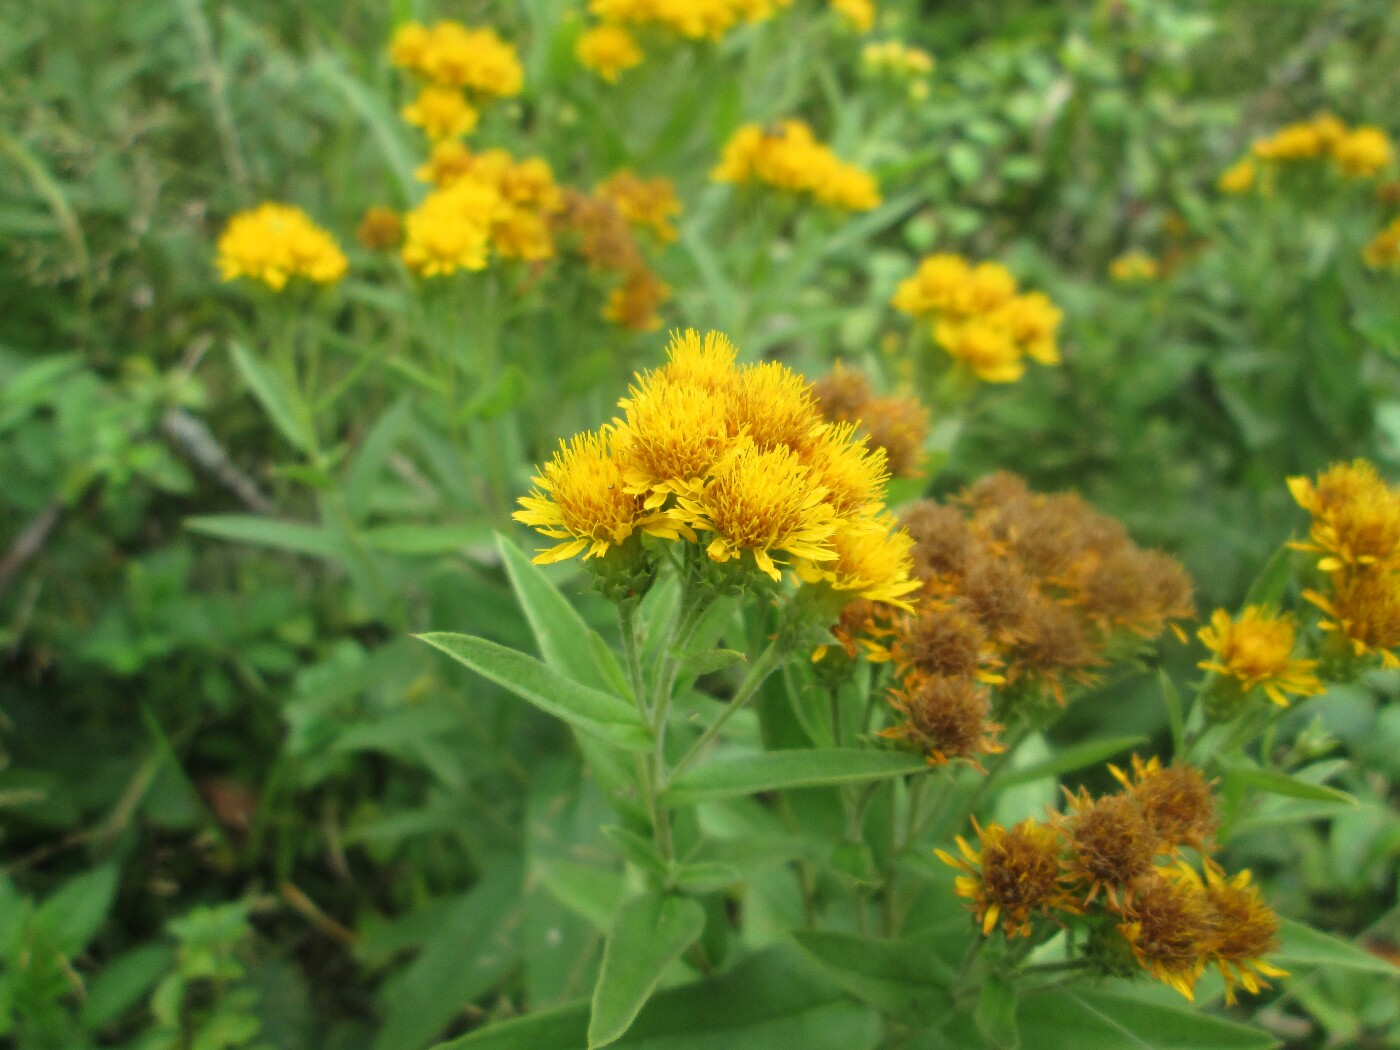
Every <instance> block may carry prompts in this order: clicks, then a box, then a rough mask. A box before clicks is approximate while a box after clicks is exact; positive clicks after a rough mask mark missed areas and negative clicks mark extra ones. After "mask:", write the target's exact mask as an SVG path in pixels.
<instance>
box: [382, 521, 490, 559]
mask: <svg viewBox="0 0 1400 1050" xmlns="http://www.w3.org/2000/svg"><path fill="white" fill-rule="evenodd" d="M360 535H361V536H362V537H363V539H364V541H365V542H366V543H367V544H369V545H370V546H371V547H373V548H374V549H375V550H381V551H388V552H389V553H390V554H450V553H453V552H456V551H462V550H466V549H469V548H471V547H480V546H481V545H482V544H485V543H490V542H491V536H492V530H491V527H490V526H489V525H416V524H403V525H379V526H376V527H375V528H372V529H365V530H364V531H363V532H362V533H360Z"/></svg>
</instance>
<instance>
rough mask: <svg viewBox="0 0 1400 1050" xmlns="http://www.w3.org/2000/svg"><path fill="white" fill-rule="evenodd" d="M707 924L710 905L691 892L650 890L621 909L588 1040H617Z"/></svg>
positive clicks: (598, 1042)
mask: <svg viewBox="0 0 1400 1050" xmlns="http://www.w3.org/2000/svg"><path fill="white" fill-rule="evenodd" d="M704 929H705V909H704V908H703V907H702V906H701V905H700V902H699V901H697V900H694V899H692V898H689V897H672V896H663V895H661V894H659V893H656V892H651V893H646V894H643V895H642V896H640V897H634V898H632V899H631V900H629V901H626V902H625V903H624V904H623V905H622V907H621V908H619V909H618V910H617V916H616V917H615V918H614V919H613V925H612V929H611V930H609V931H608V943H607V946H606V947H605V948H604V949H603V968H602V971H601V972H600V973H599V974H598V984H597V986H596V987H595V988H594V989H593V1011H592V1014H591V1016H590V1018H589V1021H588V1046H589V1050H592V1048H593V1047H599V1046H607V1045H608V1044H609V1043H615V1042H616V1041H617V1040H618V1039H619V1038H621V1036H622V1034H623V1033H624V1032H626V1031H627V1029H628V1028H630V1027H631V1025H632V1022H633V1021H634V1020H636V1018H637V1014H638V1013H640V1012H641V1009H642V1007H643V1006H645V1005H646V1001H647V1000H648V999H649V998H651V993H652V992H653V991H654V990H655V989H656V985H657V982H658V981H660V980H661V976H662V974H664V973H665V972H666V968H667V967H668V966H670V965H671V964H672V963H673V962H675V961H676V960H677V959H679V958H680V955H681V953H682V952H683V951H685V950H686V949H687V948H689V947H690V946H691V945H692V944H694V943H695V942H696V941H697V940H698V939H699V937H700V934H701V932H702V931H703V930H704Z"/></svg>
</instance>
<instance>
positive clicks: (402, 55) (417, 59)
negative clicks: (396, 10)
mask: <svg viewBox="0 0 1400 1050" xmlns="http://www.w3.org/2000/svg"><path fill="white" fill-rule="evenodd" d="M431 42H432V34H431V33H429V32H428V27H427V26H425V25H423V24H422V23H420V22H405V23H404V24H403V25H401V26H399V28H398V29H396V30H395V31H394V36H393V38H392V39H391V40H390V41H389V60H390V61H391V62H393V63H394V65H396V66H398V67H400V68H401V69H417V68H418V67H419V66H420V65H421V64H422V62H423V56H424V54H426V53H427V50H428V45H429V44H430V43H431Z"/></svg>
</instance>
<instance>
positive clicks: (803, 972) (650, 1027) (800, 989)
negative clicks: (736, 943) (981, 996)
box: [435, 946, 881, 1050]
mask: <svg viewBox="0 0 1400 1050" xmlns="http://www.w3.org/2000/svg"><path fill="white" fill-rule="evenodd" d="M587 1029H588V1004H587V1003H576V1004H574V1005H572V1006H566V1007H562V1008H561V1009H558V1010H550V1011H546V1012H543V1013H537V1014H531V1015H530V1016H528V1017H522V1018H519V1019H517V1020H512V1021H506V1022H504V1023H501V1024H494V1025H489V1026H487V1027H486V1028H483V1029H481V1030H479V1031H476V1032H472V1033H470V1034H469V1035H465V1036H463V1037H462V1038H460V1039H456V1040H453V1041H452V1042H450V1043H444V1044H442V1045H440V1046H438V1047H436V1048H435V1050H583V1047H584V1045H585V1042H586V1039H587V1035H586V1033H587ZM880 1036H881V1023H880V1016H879V1014H878V1013H876V1012H875V1011H874V1010H870V1009H868V1008H865V1007H861V1006H857V1005H855V1004H854V1003H851V1002H850V1001H849V1000H848V999H847V998H846V996H845V994H844V993H843V992H841V991H840V990H839V989H837V988H836V987H834V986H833V985H832V984H831V982H830V981H829V980H826V979H824V978H823V977H822V976H821V975H819V974H818V973H816V972H815V968H814V967H813V966H812V965H811V964H810V963H808V962H807V961H806V960H805V959H803V958H802V957H801V956H799V955H798V954H797V953H796V952H795V951H794V950H793V949H792V948H790V947H787V946H776V947H773V948H769V949H767V950H766V951H762V952H758V953H756V954H754V955H751V956H749V957H748V958H747V959H744V960H743V961H741V962H740V963H739V964H738V965H737V966H735V967H734V969H732V970H730V971H729V972H728V973H726V974H724V975H723V976H721V977H716V978H713V979H711V980H707V981H699V982H696V983H695V984H689V985H685V986H684V987H680V988H671V989H667V990H666V991H663V992H659V993H657V994H656V995H655V996H653V997H652V999H651V1001H650V1002H649V1003H647V1005H646V1007H645V1008H644V1009H643V1010H642V1012H641V1014H640V1015H638V1017H637V1020H636V1022H635V1023H634V1024H633V1025H632V1028H631V1030H630V1031H629V1032H628V1033H627V1034H626V1035H625V1036H623V1037H622V1039H621V1040H619V1041H618V1042H617V1043H615V1044H614V1045H615V1046H616V1047H617V1048H618V1050H666V1048H683V1050H775V1048H785V1047H800V1048H801V1050H874V1047H875V1046H876V1045H877V1044H878V1043H879V1041H880Z"/></svg>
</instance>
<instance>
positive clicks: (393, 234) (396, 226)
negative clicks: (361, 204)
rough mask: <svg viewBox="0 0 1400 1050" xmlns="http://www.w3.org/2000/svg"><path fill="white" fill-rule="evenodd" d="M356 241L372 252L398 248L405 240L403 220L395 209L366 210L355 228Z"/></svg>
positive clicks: (374, 208)
mask: <svg viewBox="0 0 1400 1050" xmlns="http://www.w3.org/2000/svg"><path fill="white" fill-rule="evenodd" d="M355 239H356V240H358V241H359V242H360V243H361V244H363V245H364V246H365V247H366V248H368V249H369V250H370V251H372V252H382V251H388V250H389V249H390V248H397V247H398V245H399V242H400V241H402V240H403V219H401V218H400V217H399V213H398V212H396V211H394V209H393V208H384V207H379V206H375V207H372V208H366V209H365V213H364V215H363V216H362V217H361V218H360V225H359V226H357V227H356V228H355Z"/></svg>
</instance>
